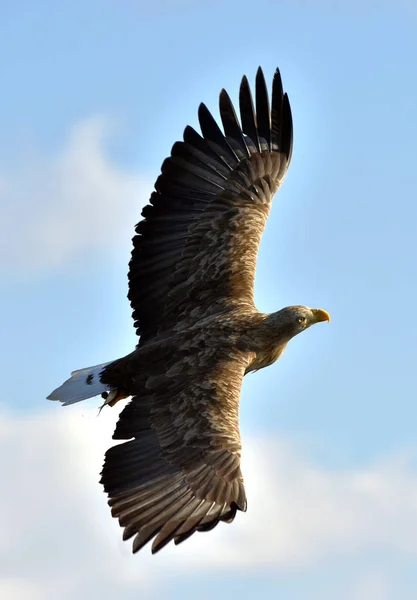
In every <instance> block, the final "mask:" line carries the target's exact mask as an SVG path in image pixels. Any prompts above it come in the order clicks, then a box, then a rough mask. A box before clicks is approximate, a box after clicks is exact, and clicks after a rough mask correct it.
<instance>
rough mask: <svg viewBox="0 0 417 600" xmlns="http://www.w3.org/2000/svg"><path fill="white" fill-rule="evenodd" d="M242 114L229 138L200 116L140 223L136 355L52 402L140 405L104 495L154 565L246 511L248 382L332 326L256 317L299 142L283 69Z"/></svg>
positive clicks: (168, 163)
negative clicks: (262, 260) (268, 244)
mask: <svg viewBox="0 0 417 600" xmlns="http://www.w3.org/2000/svg"><path fill="white" fill-rule="evenodd" d="M239 108H240V122H239V120H238V117H237V116H236V112H235V110H234V107H233V104H232V102H231V100H230V97H229V95H228V94H227V92H226V91H225V90H224V89H223V90H222V91H221V93H220V117H221V121H222V125H223V130H222V129H221V128H220V127H219V125H218V124H217V123H216V121H215V119H214V118H213V116H212V115H211V113H210V112H209V110H208V109H207V107H206V106H205V105H204V104H200V107H199V111H198V117H199V123H200V127H201V135H200V134H199V133H197V131H195V129H193V128H192V127H186V129H185V131H184V135H183V141H180V142H176V143H175V144H174V146H173V148H172V150H171V155H170V156H169V157H168V158H167V159H166V160H165V162H164V163H163V165H162V169H161V174H160V176H159V177H158V179H157V181H156V184H155V190H154V191H153V193H152V195H151V197H150V203H149V204H148V205H147V206H145V208H144V209H143V211H142V217H143V219H142V220H141V221H140V222H139V224H138V225H137V226H136V229H135V232H136V233H135V236H134V238H133V251H132V256H131V260H130V263H129V293H128V297H129V300H130V303H131V306H132V311H133V319H134V326H135V328H136V332H137V335H138V336H139V340H138V344H137V346H136V348H135V349H134V350H133V352H131V353H130V354H128V355H127V356H124V357H123V358H120V359H118V360H115V361H112V362H107V363H103V364H100V365H97V366H94V367H89V368H86V369H81V370H77V371H74V372H73V373H72V374H71V378H70V379H68V380H67V381H66V382H65V383H63V384H62V385H61V386H60V387H59V388H57V389H56V390H55V391H53V392H52V393H51V394H50V396H49V397H48V398H49V399H51V400H59V401H60V402H62V403H63V405H65V406H66V405H69V404H73V403H75V402H79V401H81V400H85V399H87V398H91V397H94V396H97V395H100V394H101V395H102V397H103V398H104V400H105V402H104V404H103V406H104V405H109V406H114V404H116V403H117V402H118V401H119V400H121V399H123V398H128V397H131V400H130V402H129V403H128V404H126V406H125V407H124V409H123V410H122V411H121V413H120V415H119V420H118V422H117V425H116V429H115V432H114V435H113V438H114V439H115V440H124V443H120V442H119V443H118V445H116V446H114V447H112V448H110V449H109V450H108V451H107V452H106V455H105V461H104V466H103V470H102V473H101V483H102V484H103V486H104V490H105V492H106V493H107V495H108V503H109V505H110V507H111V513H112V515H113V517H116V518H117V519H118V520H119V523H120V525H121V527H122V528H123V539H125V540H127V539H129V538H132V537H133V552H137V551H138V550H140V549H141V548H142V547H143V546H144V545H145V544H147V543H148V542H149V541H150V540H153V543H152V553H155V552H157V551H158V550H160V549H161V548H163V547H164V546H165V545H166V544H167V543H169V542H170V541H172V540H173V541H174V543H175V544H179V543H180V542H183V541H184V540H186V539H187V538H189V537H190V536H191V535H192V534H193V533H194V532H196V531H208V530H210V529H212V528H213V527H215V526H216V525H217V524H218V523H219V522H220V521H223V522H225V523H230V522H231V521H233V519H234V518H235V515H236V513H237V511H238V510H239V511H246V506H247V501H246V493H245V487H244V482H243V476H242V473H241V468H240V459H241V440H240V434H239V404H240V391H241V386H242V380H243V377H244V375H246V374H247V373H250V372H253V371H257V370H259V369H263V368H264V367H267V366H269V365H271V364H272V363H274V362H275V361H276V360H277V359H278V358H279V357H280V356H281V355H282V353H283V351H284V349H285V347H286V345H287V344H288V342H289V341H290V339H291V338H293V337H294V336H296V335H297V334H299V333H301V332H302V331H305V330H306V329H307V328H309V327H310V326H311V325H314V324H315V323H319V322H322V321H329V320H330V317H329V314H328V313H327V312H326V311H324V310H322V309H311V308H308V307H307V306H299V305H297V306H288V307H286V308H283V309H281V310H279V311H277V312H274V313H270V314H265V313H261V312H259V311H258V310H257V309H256V308H255V304H254V278H255V269H256V260H257V254H258V248H259V244H260V240H261V236H262V233H263V230H264V227H265V223H266V220H267V218H268V214H269V211H270V208H271V203H272V198H273V196H274V194H275V192H276V191H277V190H278V188H279V187H280V186H281V184H282V182H283V179H284V177H285V174H286V172H287V170H288V167H289V164H290V161H291V152H292V143H293V126H292V116H291V108H290V103H289V100H288V95H287V94H286V93H284V92H283V87H282V82H281V76H280V72H279V70H278V69H277V70H276V71H275V74H274V77H273V82H272V100H271V102H270V101H269V95H268V89H267V86H266V83H265V77H264V74H263V72H262V70H261V68H259V69H258V71H257V74H256V90H255V98H254V100H253V98H252V94H251V89H250V86H249V84H248V80H247V78H246V77H243V79H242V82H241V86H240V93H239Z"/></svg>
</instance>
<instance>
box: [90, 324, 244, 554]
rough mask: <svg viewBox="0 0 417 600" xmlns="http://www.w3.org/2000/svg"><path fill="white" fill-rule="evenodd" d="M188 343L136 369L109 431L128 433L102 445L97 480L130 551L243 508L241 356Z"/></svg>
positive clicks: (184, 534) (156, 546)
mask: <svg viewBox="0 0 417 600" xmlns="http://www.w3.org/2000/svg"><path fill="white" fill-rule="evenodd" d="M203 335H204V332H203ZM200 341H201V340H200ZM190 343H191V345H192V346H195V347H194V348H189V350H190V351H191V354H190V352H188V351H185V350H183V349H182V348H179V351H178V353H175V354H174V353H172V352H171V358H170V360H169V361H168V363H166V359H165V358H163V359H161V362H160V364H159V365H158V363H157V362H156V363H155V365H156V366H154V370H153V374H152V375H149V376H144V377H142V378H141V379H140V377H139V379H140V381H139V379H138V382H137V384H136V385H137V390H136V392H137V396H136V397H134V398H133V399H132V401H131V402H130V404H128V405H127V406H126V408H125V409H124V410H123V411H122V413H121V414H120V418H119V422H118V424H117V427H116V430H115V433H114V436H113V437H114V438H115V439H128V440H130V441H128V442H125V443H123V444H120V445H118V446H114V447H113V448H110V449H109V450H108V451H107V453H106V458H105V463H104V467H103V472H102V480H101V481H102V483H103V484H104V488H105V491H106V492H107V493H108V496H109V504H110V506H111V507H112V515H113V516H114V517H117V518H118V519H119V522H120V525H121V526H122V527H124V533H123V539H128V538H130V537H132V536H135V538H134V541H133V551H134V552H137V551H138V550H140V548H142V547H143V546H144V545H145V544H146V543H147V542H148V541H149V540H151V539H152V538H154V537H155V536H156V537H155V540H154V542H153V545H152V552H157V551H158V550H160V549H161V548H162V547H163V546H165V544H167V543H168V542H169V541H170V540H172V539H173V540H174V541H175V543H176V544H178V543H180V542H182V541H183V540H185V539H187V538H188V537H189V536H190V535H192V534H193V533H194V532H195V531H208V530H210V529H212V528H213V527H215V525H217V523H219V521H226V522H231V521H232V520H233V519H234V517H235V514H236V511H237V510H238V509H239V510H246V496H245V491H244V486H243V479H242V475H241V472H240V448H241V445H240V436H239V428H238V409H239V394H240V388H241V383H242V378H243V374H244V371H245V368H246V366H247V364H248V357H247V355H244V354H241V355H239V353H235V354H234V355H233V356H230V354H229V353H227V355H226V354H225V353H223V356H221V355H220V356H218V352H217V351H216V348H215V347H212V348H209V347H206V348H205V349H204V350H203V351H201V350H200V351H198V339H197V338H195V339H194V340H191V341H190ZM190 357H191V358H190ZM158 372H159V373H162V374H158ZM131 438H134V439H131Z"/></svg>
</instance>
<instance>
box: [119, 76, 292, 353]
mask: <svg viewBox="0 0 417 600" xmlns="http://www.w3.org/2000/svg"><path fill="white" fill-rule="evenodd" d="M255 104H256V111H255V108H254V105H253V101H252V97H251V92H250V88H249V85H248V82H247V79H246V78H245V77H244V78H243V80H242V85H241V88H240V113H241V121H242V125H240V124H239V122H238V120H237V117H236V115H235V112H234V109H233V105H232V103H231V101H230V98H229V96H228V95H227V93H226V92H225V91H224V90H223V91H222V93H221V95H220V115H221V119H222V122H223V128H224V134H223V132H222V131H221V130H220V128H219V127H218V126H217V124H216V122H215V120H214V119H213V117H212V116H211V114H210V113H209V111H208V110H207V108H206V107H205V106H204V105H201V106H200V109H199V120H200V125H201V130H202V133H203V137H201V136H200V135H199V134H198V133H197V132H196V131H194V130H193V129H192V128H191V127H187V128H186V130H185V132H184V142H178V143H176V144H175V145H174V147H173V149H172V152H171V156H170V158H168V159H167V160H166V161H165V162H164V164H163V166H162V174H161V175H160V177H159V178H158V180H157V182H156V185H155V190H156V191H155V192H154V193H153V194H152V196H151V200H150V202H151V204H150V205H148V206H146V207H145V208H144V210H143V213H142V215H143V217H144V220H143V221H141V222H140V223H139V224H138V225H137V227H136V232H137V235H136V236H135V237H134V239H133V246H134V247H133V252H132V258H131V261H130V270H129V298H130V301H131V305H132V309H133V318H134V320H135V326H136V327H137V332H138V334H139V335H140V336H141V343H143V342H145V341H146V340H148V339H150V338H151V337H153V336H154V335H155V334H156V333H157V332H158V331H162V330H163V329H167V328H169V327H170V326H172V325H173V324H176V323H178V321H181V320H182V319H183V318H188V317H190V316H191V318H193V319H195V318H201V316H204V315H208V314H210V313H212V312H214V311H219V310H222V308H227V307H228V306H231V305H233V303H234V302H235V301H239V302H240V303H247V304H249V305H253V285H254V276H255V266H256V258H257V254H258V247H259V242H260V238H261V235H262V232H263V229H264V226H265V222H266V219H267V216H268V212H269V209H270V205H271V200H272V196H273V195H274V193H275V192H276V190H277V189H278V187H279V185H280V184H281V182H282V180H283V178H284V175H285V173H286V171H287V168H288V165H289V162H290V159H291V149H292V119H291V110H290V105H289V101H288V97H287V95H286V94H283V90H282V84H281V78H280V75H279V71H278V70H277V71H276V73H275V76H274V80H273V87H272V111H271V110H270V105H269V100H268V92H267V88H266V85H265V80H264V76H263V73H262V71H261V70H260V69H259V70H258V73H257V77H256V102H255Z"/></svg>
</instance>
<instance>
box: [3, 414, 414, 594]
mask: <svg viewBox="0 0 417 600" xmlns="http://www.w3.org/2000/svg"><path fill="white" fill-rule="evenodd" d="M96 415H97V412H96V411H95V410H94V411H91V410H90V409H87V410H85V411H84V412H82V413H81V412H80V409H79V408H77V409H73V410H71V409H70V410H65V409H62V410H61V409H60V408H58V407H55V406H51V407H50V409H49V410H48V411H47V412H45V413H43V414H41V415H38V416H30V417H16V416H12V415H8V414H2V415H1V416H0V472H1V473H2V494H1V495H0V531H1V532H2V535H1V536H0V594H1V596H2V597H8V598H12V599H13V600H20V599H21V600H26V598H30V599H31V600H32V599H36V598H38V597H39V598H43V599H44V600H48V599H49V598H51V599H52V598H55V597H57V596H56V595H57V593H58V592H59V597H60V598H62V599H63V600H66V599H70V598H75V597H77V598H79V600H84V598H88V597H91V593H90V592H89V591H88V590H90V588H91V589H93V587H94V586H95V587H94V589H95V592H94V593H95V595H96V597H101V598H106V597H111V593H110V590H119V596H120V594H121V595H122V596H123V597H126V595H128V594H130V593H132V594H133V592H134V591H135V590H137V589H138V585H139V586H140V590H141V592H142V593H143V590H144V589H145V590H151V589H154V588H156V589H157V588H158V585H159V583H160V576H159V573H160V571H161V568H162V569H163V571H164V574H165V575H166V577H174V578H175V577H177V576H181V573H182V574H185V572H186V571H188V570H189V569H192V570H193V572H194V573H196V572H197V573H198V572H206V573H207V574H209V573H219V572H222V571H223V572H225V571H227V573H229V574H230V573H233V572H236V573H239V572H242V569H244V571H245V573H247V572H250V571H253V572H255V571H259V569H261V570H262V569H268V568H280V569H284V570H289V572H291V571H295V572H297V571H298V572H299V571H300V570H301V571H306V572H308V570H309V569H312V568H317V567H319V566H320V565H324V564H326V561H329V560H330V559H334V558H335V557H337V556H339V557H340V558H341V559H342V560H344V559H347V558H349V557H352V556H355V557H356V558H357V557H358V556H363V558H364V561H365V562H364V565H366V560H368V559H369V557H370V556H372V552H373V551H374V550H378V552H380V551H381V550H383V551H387V552H388V553H392V555H393V556H400V557H401V556H405V557H407V556H408V557H414V558H415V557H417V473H416V472H415V471H414V470H413V468H412V466H411V464H410V461H409V460H408V459H407V457H406V456H394V457H390V458H388V459H386V460H383V461H381V462H378V463H375V464H372V465H370V466H368V467H366V468H362V469H357V470H345V471H336V470H334V471H332V470H329V469H326V468H323V467H320V466H318V465H314V464H312V463H311V462H310V461H309V460H308V459H306V458H305V457H304V456H303V455H302V454H301V453H300V452H298V451H297V449H296V447H295V446H293V445H291V444H290V443H288V442H287V443H278V442H276V441H273V440H260V439H256V438H254V439H247V440H245V447H244V449H245V456H244V464H243V468H244V474H245V479H246V487H247V492H248V497H249V509H248V513H246V514H245V515H244V514H240V513H239V514H238V515H237V518H236V520H235V522H234V523H233V524H232V525H230V526H226V525H224V524H220V525H219V526H218V527H217V528H216V529H215V530H213V531H212V532H210V533H207V534H196V535H195V536H193V537H192V538H191V539H190V540H188V541H187V542H185V543H184V544H183V545H181V546H178V547H175V546H168V547H167V548H166V549H164V550H163V551H162V552H161V553H160V554H158V555H157V556H155V557H152V556H151V555H150V552H149V549H147V548H146V549H144V551H142V552H141V553H140V555H138V556H132V555H131V553H130V545H129V543H124V542H122V541H121V539H120V535H121V532H120V530H119V527H118V525H117V522H115V521H114V520H112V519H111V517H110V514H109V511H108V509H107V505H106V502H105V497H104V494H103V493H102V491H101V488H100V486H99V484H98V483H97V481H98V473H99V471H100V467H101V462H102V457H103V453H104V450H105V448H106V447H108V446H109V445H110V444H111V443H112V442H111V440H110V437H111V433H112V430H113V427H114V421H115V416H116V411H115V410H114V409H113V410H110V409H109V410H107V411H106V413H105V412H104V411H103V413H102V415H101V416H100V417H99V418H97V417H96ZM99 582H100V583H99ZM97 586H98V588H97ZM100 586H101V588H102V589H101V588H100ZM355 586H356V587H355V589H354V593H353V594H352V596H351V594H349V596H346V594H345V592H346V590H343V593H344V595H342V596H341V597H343V598H345V597H347V598H350V597H352V598H353V597H355V598H359V597H362V596H363V597H365V596H366V595H367V594H368V590H371V591H369V594H368V597H370V598H376V599H378V600H379V599H380V598H381V599H383V600H385V599H386V598H387V599H388V598H390V597H391V596H388V595H386V593H385V590H386V589H388V588H386V585H385V579H384V578H383V577H382V578H381V576H380V575H379V574H378V573H377V572H375V570H373V571H372V572H371V573H370V574H369V575H366V574H365V575H364V574H363V571H361V574H360V579H359V580H358V582H357V584H355ZM352 589H353V588H352ZM3 590H6V591H7V590H11V591H10V593H9V592H8V593H2V592H3ZM359 592H360V593H359ZM371 592H372V593H371ZM107 594H108V596H107ZM123 594H125V595H123ZM360 594H362V596H361V595H360ZM324 600H325V599H324Z"/></svg>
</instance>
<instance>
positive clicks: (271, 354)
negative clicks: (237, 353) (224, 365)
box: [245, 342, 287, 374]
mask: <svg viewBox="0 0 417 600" xmlns="http://www.w3.org/2000/svg"><path fill="white" fill-rule="evenodd" d="M286 345H287V343H286V342H285V343H283V344H280V345H279V346H270V347H265V348H263V349H262V350H258V352H256V354H255V357H254V359H253V361H252V362H251V363H250V364H249V366H248V367H247V369H246V371H245V374H246V373H250V372H251V371H259V369H263V368H264V367H269V365H272V364H273V363H274V362H275V361H276V360H278V359H279V358H280V356H281V354H282V353H283V352H284V350H285V347H286Z"/></svg>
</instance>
